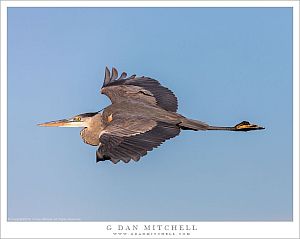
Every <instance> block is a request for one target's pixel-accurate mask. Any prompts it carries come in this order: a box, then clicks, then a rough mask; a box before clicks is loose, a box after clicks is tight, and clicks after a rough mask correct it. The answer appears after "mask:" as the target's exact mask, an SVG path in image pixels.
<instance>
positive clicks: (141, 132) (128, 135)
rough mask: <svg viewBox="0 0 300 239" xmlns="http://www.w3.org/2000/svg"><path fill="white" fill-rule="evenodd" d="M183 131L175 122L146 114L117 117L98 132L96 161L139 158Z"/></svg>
mask: <svg viewBox="0 0 300 239" xmlns="http://www.w3.org/2000/svg"><path fill="white" fill-rule="evenodd" d="M179 133H180V129H179V127H178V126H176V125H172V124H169V123H164V122H156V121H154V120H146V119H143V118H135V119H127V120H126V121H124V120H121V119H120V120H114V121H113V122H112V123H111V124H110V125H108V126H107V127H106V128H105V129H104V131H102V132H101V134H100V136H99V140H100V145H99V148H98V150H97V152H96V157H97V162H99V161H105V160H111V161H112V162H113V163H118V162H119V161H120V160H122V161H123V162H125V163H128V162H129V161H130V160H131V159H133V160H135V161H138V160H139V159H140V158H141V157H142V156H144V155H146V154H147V152H148V151H151V150H152V149H153V148H156V147H158V146H159V145H160V144H162V143H163V142H164V141H166V140H167V139H170V138H173V137H175V136H176V135H178V134H179Z"/></svg>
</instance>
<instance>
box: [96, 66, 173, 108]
mask: <svg viewBox="0 0 300 239" xmlns="http://www.w3.org/2000/svg"><path fill="white" fill-rule="evenodd" d="M126 77H127V74H126V73H125V72H123V73H122V74H121V76H120V77H119V78H118V71H117V70H116V69H115V68H112V75H110V71H109V70H108V68H107V67H106V68H105V78H104V83H103V86H102V88H101V93H102V94H105V95H107V96H108V97H109V98H110V100H111V102H112V103H118V102H121V101H124V100H125V99H126V100H134V101H139V102H144V103H147V104H151V105H157V106H160V107H161V108H163V109H165V110H169V111H173V112H176V111H177V107H178V103H177V98H176V96H175V95H174V93H173V92H172V91H171V90H169V89H168V88H166V87H164V86H162V85H161V84H160V83H159V82H158V81H157V80H154V79H151V78H149V77H144V76H143V77H136V76H135V75H132V76H130V77H128V78H126ZM117 78H118V79H117Z"/></svg>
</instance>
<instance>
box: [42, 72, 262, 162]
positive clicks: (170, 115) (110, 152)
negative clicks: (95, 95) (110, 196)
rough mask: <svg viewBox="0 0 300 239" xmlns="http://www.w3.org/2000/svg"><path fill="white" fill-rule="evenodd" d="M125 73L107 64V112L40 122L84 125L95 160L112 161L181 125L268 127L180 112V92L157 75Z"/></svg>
mask: <svg viewBox="0 0 300 239" xmlns="http://www.w3.org/2000/svg"><path fill="white" fill-rule="evenodd" d="M126 77H127V74H126V73H125V72H123V73H122V74H121V76H120V77H119V78H118V72H117V70H116V69H115V68H112V74H110V71H109V69H108V68H107V67H106V69H105V78H104V83H103V86H102V88H101V93H102V94H105V95H107V96H108V97H109V98H110V100H111V102H112V104H111V105H109V106H108V107H106V108H105V109H104V110H103V111H102V112H94V113H85V114H79V115H76V116H74V117H72V118H70V119H63V120H57V121H52V122H47V123H43V124H39V126H58V127H83V129H82V130H81V132H80V135H81V137H82V139H83V141H84V142H85V143H86V144H90V145H93V146H98V149H97V151H96V162H99V161H105V160H111V161H112V162H113V163H117V162H119V161H120V160H122V161H123V162H125V163H128V162H129V161H130V160H131V159H133V160H134V161H138V160H139V159H140V158H141V157H142V156H144V155H146V154H147V152H148V151H151V150H152V149H153V148H156V147H158V146H159V145H160V144H162V143H163V142H164V141H166V140H168V139H170V138H173V137H175V136H177V135H178V134H179V133H180V131H181V130H195V131H198V130H230V131H250V130H260V129H264V128H263V127H261V126H258V125H255V124H250V123H249V122H247V121H243V122H241V123H239V124H237V125H235V126H233V127H220V126H210V125H208V124H206V123H203V122H201V121H198V120H192V119H188V118H186V117H184V116H182V115H180V114H178V113H176V111H177V98H176V96H175V95H174V94H173V92H172V91H171V90H169V89H168V88H166V87H164V86H162V85H160V83H159V82H158V81H157V80H154V79H151V78H150V77H144V76H142V77H136V75H132V76H130V77H128V78H126ZM117 78H118V79H117Z"/></svg>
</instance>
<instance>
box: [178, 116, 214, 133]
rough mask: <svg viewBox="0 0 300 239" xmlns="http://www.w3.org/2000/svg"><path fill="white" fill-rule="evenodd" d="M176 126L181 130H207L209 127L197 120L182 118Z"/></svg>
mask: <svg viewBox="0 0 300 239" xmlns="http://www.w3.org/2000/svg"><path fill="white" fill-rule="evenodd" d="M178 126H179V127H180V128H181V129H183V130H195V131H198V130H207V129H208V128H209V125H208V124H206V123H204V122H201V121H199V120H193V119H187V118H183V119H182V121H181V123H179V124H178Z"/></svg>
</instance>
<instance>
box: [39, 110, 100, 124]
mask: <svg viewBox="0 0 300 239" xmlns="http://www.w3.org/2000/svg"><path fill="white" fill-rule="evenodd" d="M98 113H99V112H93V113H84V114H79V115H75V116H73V117H71V118H69V119H62V120H55V121H50V122H46V123H42V124H38V126H46V127H88V125H89V122H90V119H91V118H92V117H93V116H95V115H96V114H98Z"/></svg>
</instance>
